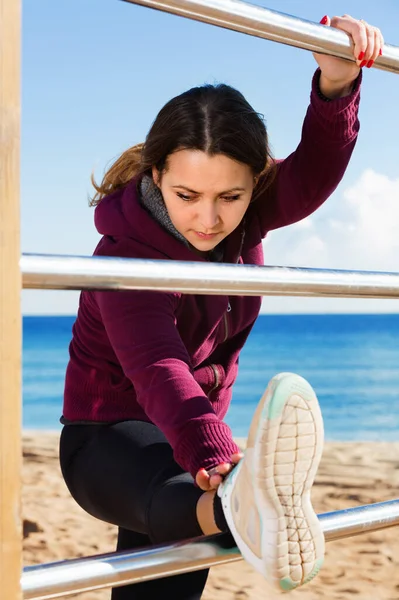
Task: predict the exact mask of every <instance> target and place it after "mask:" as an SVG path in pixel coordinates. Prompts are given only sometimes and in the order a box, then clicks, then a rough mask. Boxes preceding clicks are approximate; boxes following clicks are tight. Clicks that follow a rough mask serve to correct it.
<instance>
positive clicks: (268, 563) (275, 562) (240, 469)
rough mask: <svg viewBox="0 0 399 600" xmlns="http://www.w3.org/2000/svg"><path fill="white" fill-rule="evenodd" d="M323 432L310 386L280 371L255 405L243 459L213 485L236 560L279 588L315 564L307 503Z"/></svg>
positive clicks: (318, 556) (319, 545)
mask: <svg viewBox="0 0 399 600" xmlns="http://www.w3.org/2000/svg"><path fill="white" fill-rule="evenodd" d="M323 438H324V431H323V421H322V416H321V412H320V408H319V404H318V401H317V398H316V395H315V393H314V391H313V389H312V388H311V386H310V385H309V383H308V382H307V381H306V380H305V379H303V378H302V377H300V376H299V375H294V374H291V373H281V374H280V375H277V376H276V377H273V379H272V380H271V381H270V383H269V385H268V387H267V389H266V391H265V393H264V395H263V397H262V399H261V401H260V403H259V405H258V408H257V410H256V412H255V415H254V417H253V419H252V423H251V428H250V431H249V436H248V441H247V449H246V451H245V454H244V458H243V459H242V460H241V461H240V463H239V464H238V465H237V467H235V468H234V469H233V471H232V472H231V474H230V475H229V476H228V477H226V479H225V480H224V482H223V483H222V484H221V485H220V486H219V488H218V495H219V496H220V498H221V501H222V506H223V511H224V515H225V517H226V521H227V523H228V525H229V528H230V531H231V533H232V535H233V537H234V539H235V542H236V544H237V546H238V548H239V550H240V551H241V554H242V556H243V558H245V559H246V560H247V561H248V562H249V563H250V564H251V565H252V566H253V567H254V568H255V569H256V570H257V571H259V572H260V573H261V574H262V575H263V576H264V577H266V579H267V580H268V581H269V582H270V583H271V584H272V585H273V587H274V588H277V589H279V590H280V591H281V590H283V591H289V590H292V589H294V588H296V587H298V586H300V585H303V584H304V583H307V582H308V581H310V580H311V579H313V577H314V576H315V575H317V573H318V572H319V570H320V568H321V566H322V564H323V558H324V535H323V531H322V529H321V526H320V523H319V520H318V518H317V515H316V513H315V512H314V510H313V508H312V505H311V501H310V490H311V487H312V484H313V480H314V477H315V475H316V471H317V468H318V465H319V462H320V458H321V454H322V450H323Z"/></svg>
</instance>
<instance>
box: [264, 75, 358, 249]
mask: <svg viewBox="0 0 399 600" xmlns="http://www.w3.org/2000/svg"><path fill="white" fill-rule="evenodd" d="M319 79H320V69H317V71H316V73H315V74H314V77H313V80H312V91H311V96H310V105H309V108H308V110H307V113H306V117H305V120H304V123H303V128H302V137H301V141H300V143H299V145H298V147H297V149H296V150H295V152H293V153H292V154H290V156H288V157H287V158H286V159H285V160H281V161H277V162H276V165H275V170H274V169H273V170H272V171H271V173H272V175H271V176H273V175H274V179H273V182H272V183H271V184H270V185H269V187H267V188H266V191H265V192H264V193H262V194H261V195H260V196H259V197H258V198H257V199H256V201H255V202H254V204H253V208H254V210H255V212H256V214H257V217H258V219H259V221H260V225H261V232H262V236H263V237H264V236H265V235H266V234H267V232H268V231H270V230H272V229H277V228H279V227H284V226H286V225H290V224H292V223H295V222H297V221H300V220H301V219H304V218H305V217H307V216H309V215H310V214H312V213H313V212H314V211H315V210H316V209H317V208H319V206H321V205H322V204H323V203H324V202H325V201H326V200H327V198H328V197H329V196H330V195H331V194H332V193H333V191H334V190H335V188H336V187H337V185H338V184H339V182H340V181H341V179H342V177H343V175H344V173H345V171H346V168H347V166H348V163H349V160H350V158H351V155H352V152H353V149H354V147H355V144H356V139H357V134H358V131H359V120H358V109H359V101H360V84H361V79H362V74H361V73H360V75H359V77H358V79H357V80H356V82H355V85H354V89H353V91H352V93H351V94H350V95H348V96H345V97H344V98H337V99H335V100H330V101H326V100H323V99H322V98H320V97H319V94H318V90H319Z"/></svg>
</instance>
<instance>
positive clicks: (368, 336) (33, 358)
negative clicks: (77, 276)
mask: <svg viewBox="0 0 399 600" xmlns="http://www.w3.org/2000/svg"><path fill="white" fill-rule="evenodd" d="M73 322H74V318H73V317H24V320H23V426H24V428H25V429H58V428H59V427H60V425H59V417H60V415H61V411H62V394H63V385H64V374H65V367H66V364H67V360H68V344H69V341H70V338H71V329H72V325H73ZM281 371H291V372H296V373H299V374H300V375H302V376H303V377H305V378H306V379H308V380H309V381H310V382H311V384H312V385H313V387H314V388H315V390H316V392H317V395H318V397H319V401H320V405H321V408H322V411H323V415H324V421H325V432H326V439H328V440H389V441H393V440H399V314H395V315H261V316H260V317H259V318H258V321H257V322H256V325H255V327H254V329H253V331H252V333H251V336H250V338H249V340H248V342H247V345H246V347H245V348H244V350H243V352H242V355H241V362H240V371H239V376H238V379H237V382H236V385H235V391H234V395H233V402H232V405H231V408H230V410H229V412H228V415H227V418H226V421H227V422H228V424H229V425H230V426H231V428H232V430H233V433H234V435H236V436H239V437H244V436H246V435H247V432H248V428H249V424H250V420H251V417H252V414H253V412H254V410H255V407H256V404H257V401H258V399H259V398H260V396H261V395H262V393H263V391H264V388H265V385H266V383H267V381H268V380H269V379H270V378H271V377H272V376H273V375H274V374H275V373H278V372H281Z"/></svg>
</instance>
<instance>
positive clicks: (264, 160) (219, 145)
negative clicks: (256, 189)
mask: <svg viewBox="0 0 399 600" xmlns="http://www.w3.org/2000/svg"><path fill="white" fill-rule="evenodd" d="M177 150H202V151H203V152H206V153H207V154H209V155H211V156H212V155H215V154H224V155H226V156H228V157H229V158H232V159H233V160H236V161H238V162H241V163H244V164H246V165H248V166H249V167H251V169H252V171H253V174H254V176H255V177H258V176H259V175H261V174H263V173H265V172H266V171H267V170H268V169H269V168H270V166H271V165H272V157H271V154H270V150H269V144H268V137H267V132H266V127H265V124H264V121H263V117H262V116H261V115H259V114H258V113H257V112H255V110H254V109H253V108H252V107H251V105H250V104H249V103H248V102H247V101H246V99H245V98H244V96H243V95H242V94H241V93H240V92H239V91H237V90H236V89H234V88H232V87H230V86H228V85H225V84H219V85H202V86H199V87H194V88H191V89H190V90H188V91H187V92H184V93H183V94H181V95H180V96H176V97H175V98H172V100H170V101H169V102H168V103H167V104H165V106H164V107H163V108H162V109H161V111H160V112H159V113H158V116H157V117H156V119H155V121H154V123H153V124H152V127H151V129H150V131H149V133H148V135H147V138H146V140H145V142H144V144H138V145H137V146H133V147H131V148H129V149H128V150H126V151H125V152H124V153H123V154H122V155H121V156H120V157H119V158H118V159H117V160H116V161H115V162H114V164H113V165H112V166H111V167H110V169H109V170H108V171H107V172H106V173H105V175H104V177H103V180H102V182H101V183H100V184H99V185H98V184H97V183H96V182H95V180H94V178H93V176H92V183H93V186H94V188H95V190H96V193H95V195H94V196H93V198H92V199H91V202H90V204H91V206H95V205H97V204H98V203H99V202H100V201H101V200H102V198H104V196H107V195H108V194H112V193H113V192H115V191H116V190H118V189H121V188H123V187H125V186H126V185H127V184H128V183H129V181H130V180H131V179H132V178H133V177H135V176H136V175H139V174H144V173H148V174H149V175H151V171H152V167H154V166H155V167H156V168H157V170H158V171H159V172H160V173H162V172H163V171H164V170H165V168H166V167H167V158H168V156H169V155H170V154H172V153H173V152H175V151H177ZM269 179H270V178H269V177H268V178H267V180H269ZM262 187H263V186H262Z"/></svg>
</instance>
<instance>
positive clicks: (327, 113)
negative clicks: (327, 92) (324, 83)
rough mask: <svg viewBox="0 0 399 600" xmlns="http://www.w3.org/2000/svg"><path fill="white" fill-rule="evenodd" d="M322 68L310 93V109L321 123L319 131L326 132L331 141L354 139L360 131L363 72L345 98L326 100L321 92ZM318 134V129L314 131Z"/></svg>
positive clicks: (315, 77) (313, 80) (349, 140)
mask: <svg viewBox="0 0 399 600" xmlns="http://www.w3.org/2000/svg"><path fill="white" fill-rule="evenodd" d="M320 75H321V70H320V69H317V70H316V72H315V74H314V76H313V79H312V91H311V94H310V107H309V109H310V111H311V112H313V115H314V117H315V118H316V119H317V121H318V123H319V126H321V127H319V128H318V129H319V133H320V132H324V134H325V135H327V136H328V138H329V142H330V143H331V142H332V141H336V142H337V143H342V142H343V141H344V142H351V141H353V140H354V139H355V138H356V136H357V134H358V132H359V120H358V112H359V103H360V88H361V83H362V78H363V72H362V71H360V73H359V76H358V77H357V79H356V80H355V81H354V83H353V89H352V92H351V93H350V94H348V95H347V96H344V97H343V98H333V99H329V101H326V100H324V99H323V97H322V94H321V93H320V88H319V82H320ZM314 135H316V136H317V137H319V136H318V135H317V131H315V132H314Z"/></svg>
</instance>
